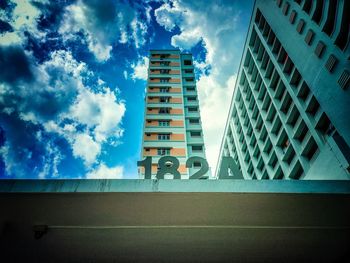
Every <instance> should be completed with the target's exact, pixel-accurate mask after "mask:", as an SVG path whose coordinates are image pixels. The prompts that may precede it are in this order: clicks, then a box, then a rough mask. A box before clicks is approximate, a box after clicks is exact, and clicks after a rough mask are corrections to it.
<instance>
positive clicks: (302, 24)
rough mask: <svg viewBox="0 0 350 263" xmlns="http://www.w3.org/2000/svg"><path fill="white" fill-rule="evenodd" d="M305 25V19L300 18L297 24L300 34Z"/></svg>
mask: <svg viewBox="0 0 350 263" xmlns="http://www.w3.org/2000/svg"><path fill="white" fill-rule="evenodd" d="M304 26H305V21H304V20H303V19H300V21H299V23H298V25H297V32H298V33H299V34H301V33H303V29H304Z"/></svg>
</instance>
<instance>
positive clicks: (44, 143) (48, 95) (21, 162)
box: [0, 46, 126, 178]
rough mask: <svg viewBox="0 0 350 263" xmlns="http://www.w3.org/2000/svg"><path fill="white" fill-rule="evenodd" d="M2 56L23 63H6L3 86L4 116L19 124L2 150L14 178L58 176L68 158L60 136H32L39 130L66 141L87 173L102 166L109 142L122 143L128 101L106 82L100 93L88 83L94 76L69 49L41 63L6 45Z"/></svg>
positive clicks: (0, 96) (0, 95)
mask: <svg viewBox="0 0 350 263" xmlns="http://www.w3.org/2000/svg"><path fill="white" fill-rule="evenodd" d="M0 52H1V54H0V55H1V56H5V55H6V54H8V55H6V56H7V57H6V56H5V58H6V59H5V60H4V61H7V60H8V61H12V60H13V61H18V62H17V63H21V67H18V66H17V65H16V64H13V65H6V67H7V68H6V69H7V71H4V72H5V73H6V74H5V75H2V76H5V78H4V81H3V83H1V84H0V87H1V88H0V108H1V109H3V110H1V111H0V118H2V117H3V116H4V117H5V118H9V116H11V118H12V119H13V120H14V121H11V122H8V123H7V125H6V127H5V128H6V132H7V137H6V142H5V145H4V146H3V147H0V148H1V152H0V154H1V156H2V158H3V160H4V162H5V166H6V167H5V168H6V171H7V173H8V174H12V175H15V176H17V177H21V176H25V175H26V174H27V173H28V170H27V169H30V173H31V175H32V176H39V177H40V178H46V177H47V176H48V175H49V176H51V177H55V176H57V175H58V168H57V167H58V165H59V163H60V162H61V160H62V159H63V157H64V156H63V155H61V153H60V148H59V147H58V146H57V145H56V144H55V143H54V142H53V141H52V140H55V138H56V136H52V135H50V136H43V135H41V134H39V133H37V136H36V137H35V138H32V137H33V134H35V132H36V131H37V130H38V129H39V130H43V133H46V135H47V133H54V134H56V135H58V136H59V137H61V138H64V139H66V141H67V142H68V144H69V145H70V147H71V149H72V153H73V156H74V157H76V158H80V159H82V160H83V162H84V164H85V166H86V168H87V169H90V168H91V166H93V165H94V164H95V163H97V162H98V157H99V156H100V154H101V149H102V147H103V145H104V143H113V145H114V146H117V145H118V144H120V143H121V142H120V140H121V137H122V135H123V128H122V126H121V125H122V118H123V116H124V113H125V110H126V107H125V103H124V102H123V101H121V100H120V99H119V98H118V91H117V90H116V91H112V90H111V89H110V88H109V87H107V86H106V85H105V84H106V83H105V82H104V81H102V80H101V79H97V80H96V83H97V86H98V89H96V90H95V91H92V90H91V89H90V88H89V87H88V86H86V85H84V83H86V81H87V80H89V77H90V76H93V72H91V71H89V69H88V68H87V65H86V64H84V63H82V62H78V61H77V60H75V59H74V57H73V56H72V54H71V53H70V52H68V51H63V50H57V51H54V52H52V53H51V56H50V58H49V59H48V60H47V61H45V62H44V63H43V64H41V65H37V64H36V63H34V58H33V57H32V55H31V54H29V53H25V52H24V51H23V49H22V48H21V47H20V46H16V47H1V46H0ZM0 63H1V61H0ZM18 68H20V69H21V70H17V69H18ZM10 72H12V73H11V74H12V75H11V74H10ZM28 85H30V89H28ZM33 144H35V145H36V147H35V149H34V148H33ZM56 146H57V147H56ZM33 163H35V165H36V166H35V168H33V167H32V166H31V165H32V164H33Z"/></svg>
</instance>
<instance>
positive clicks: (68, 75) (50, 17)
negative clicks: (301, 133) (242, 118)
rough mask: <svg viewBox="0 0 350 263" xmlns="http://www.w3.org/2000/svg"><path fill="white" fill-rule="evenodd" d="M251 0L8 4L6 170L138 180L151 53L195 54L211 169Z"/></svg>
mask: <svg viewBox="0 0 350 263" xmlns="http://www.w3.org/2000/svg"><path fill="white" fill-rule="evenodd" d="M251 10H252V1H238V0H237V1H234V0H228V1H191V0H188V1H182V0H174V1H139V2H136V1H116V0H103V1H102V0H86V1H85V0H81V1H70V0H60V1H58V0H57V1H49V0H47V1H45V0H36V1H26V0H16V1H7V0H0V178H3V179H4V178H43V179H44V178H47V179H50V178H137V167H136V162H137V161H138V160H139V159H140V148H141V137H142V134H141V132H142V121H143V114H144V97H145V87H146V78H147V65H148V59H147V56H148V51H149V49H163V48H167V49H169V48H179V49H181V50H183V51H185V52H192V54H193V56H194V60H195V66H196V78H197V86H198V92H199V100H200V107H201V116H202V123H203V129H204V139H205V144H206V150H207V152H206V154H207V159H208V161H209V164H210V165H211V167H212V170H213V171H215V165H216V161H217V156H218V152H219V147H220V143H221V139H222V135H223V129H224V126H225V122H226V119H227V113H228V108H229V104H230V100H231V95H232V91H233V87H234V83H235V79H236V72H237V68H238V65H239V61H240V58H241V53H242V48H243V44H244V41H245V37H246V32H247V28H248V24H249V19H250V15H251Z"/></svg>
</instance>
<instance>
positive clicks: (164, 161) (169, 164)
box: [156, 156, 181, 179]
mask: <svg viewBox="0 0 350 263" xmlns="http://www.w3.org/2000/svg"><path fill="white" fill-rule="evenodd" d="M179 165H180V162H179V160H178V159H177V158H176V157H173V156H163V157H162V158H160V159H159V161H158V172H157V175H156V178H157V179H164V175H165V174H167V173H170V174H172V175H174V179H181V174H180V172H179V171H178V170H177V169H178V168H179Z"/></svg>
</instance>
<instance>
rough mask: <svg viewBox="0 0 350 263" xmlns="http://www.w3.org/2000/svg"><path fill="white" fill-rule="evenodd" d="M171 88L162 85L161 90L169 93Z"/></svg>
mask: <svg viewBox="0 0 350 263" xmlns="http://www.w3.org/2000/svg"><path fill="white" fill-rule="evenodd" d="M169 90H170V88H168V87H162V88H160V89H159V92H160V93H168V92H169Z"/></svg>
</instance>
